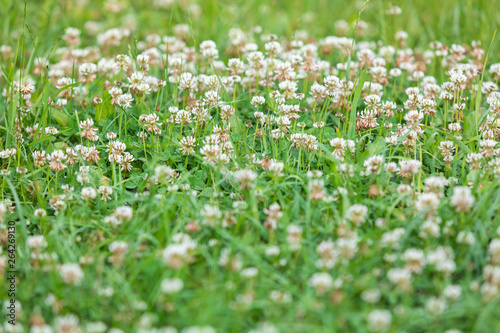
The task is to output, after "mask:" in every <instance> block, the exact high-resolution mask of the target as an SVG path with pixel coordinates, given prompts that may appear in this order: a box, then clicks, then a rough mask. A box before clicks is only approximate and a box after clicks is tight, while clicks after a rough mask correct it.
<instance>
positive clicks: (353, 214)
mask: <svg viewBox="0 0 500 333" xmlns="http://www.w3.org/2000/svg"><path fill="white" fill-rule="evenodd" d="M367 213H368V208H367V207H366V206H365V205H360V204H355V205H352V206H351V207H349V209H348V210H347V212H346V218H347V219H348V220H349V221H352V222H353V223H354V224H355V225H359V224H361V223H363V222H364V221H365V219H366V214H367Z"/></svg>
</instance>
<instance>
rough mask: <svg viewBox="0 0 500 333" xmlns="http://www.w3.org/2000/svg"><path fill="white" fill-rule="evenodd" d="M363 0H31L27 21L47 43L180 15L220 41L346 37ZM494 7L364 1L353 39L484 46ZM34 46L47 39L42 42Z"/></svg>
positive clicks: (148, 29) (147, 26) (7, 33)
mask: <svg viewBox="0 0 500 333" xmlns="http://www.w3.org/2000/svg"><path fill="white" fill-rule="evenodd" d="M0 3H1V4H2V5H1V6H0V10H1V16H0V17H2V19H3V20H2V21H3V22H2V23H0V24H1V37H2V40H3V43H4V44H9V45H13V44H15V43H16V42H17V39H18V38H19V36H20V32H21V29H22V22H23V17H24V1H20V0H1V1H0ZM364 4H365V2H364V1H352V0H219V1H217V0H105V1H103V0H30V1H27V10H26V23H27V24H28V26H29V28H30V29H31V31H32V35H33V39H35V40H36V39H37V38H38V39H40V38H44V40H50V41H52V43H55V42H56V41H57V40H58V39H59V38H60V37H61V35H62V33H63V31H64V29H65V28H66V27H70V26H71V27H75V28H78V29H80V30H82V40H83V41H85V40H86V39H87V40H88V42H89V43H92V42H95V37H96V35H97V34H98V33H99V32H102V31H105V30H107V29H110V28H128V29H130V30H131V31H132V36H135V37H136V38H137V39H141V38H143V37H144V36H146V35H148V34H152V33H156V34H158V35H160V36H165V35H171V34H173V33H172V27H174V26H175V25H177V24H179V23H184V24H188V25H189V26H190V27H191V29H192V32H193V36H196V39H197V40H194V39H193V40H191V41H189V40H187V42H188V44H190V45H198V44H199V43H200V42H201V41H202V40H205V39H211V40H214V41H215V42H217V44H218V45H219V46H222V47H224V46H225V43H227V39H228V31H229V29H231V28H235V27H236V28H240V29H242V30H243V31H251V29H255V30H256V31H258V30H260V29H262V33H264V34H276V35H278V36H280V37H281V36H287V37H291V36H292V35H293V34H294V32H296V31H297V30H299V33H304V32H300V30H305V31H306V32H307V33H308V34H309V36H310V37H311V38H318V39H319V38H323V37H325V36H327V35H336V36H339V35H346V36H348V37H352V35H353V26H354V24H355V21H356V19H357V18H358V14H359V12H360V10H361V8H362V7H363V5H364ZM394 6H398V7H399V8H400V9H401V13H400V14H399V15H391V14H394V13H391V12H390V10H391V8H394ZM499 8H500V0H489V1H486V0H441V1H424V0H411V1H410V0H405V1H392V2H391V1H389V0H372V1H369V2H366V4H365V9H364V11H363V12H362V14H361V24H360V25H359V31H358V37H357V40H376V41H377V40H381V41H384V42H386V43H394V41H395V33H396V32H397V31H398V30H404V31H405V32H406V33H408V40H407V45H408V46H409V47H427V45H428V43H429V42H431V41H434V40H439V41H441V42H443V43H457V44H461V43H467V44H469V45H470V42H471V41H473V40H479V41H481V42H482V43H483V47H485V48H487V46H488V45H489V43H490V41H491V38H492V36H493V33H494V31H495V29H496V28H498V27H500V14H499V11H498V10H499ZM256 27H257V28H256ZM259 27H260V28H259ZM26 38H27V40H31V37H30V36H26ZM31 45H32V44H31ZM40 46H41V47H42V49H43V48H49V47H51V45H49V44H46V43H42V45H40ZM43 51H46V50H42V52H43ZM492 52H493V53H492V54H491V56H492V57H493V58H498V52H499V47H498V43H495V44H494V46H493V49H492Z"/></svg>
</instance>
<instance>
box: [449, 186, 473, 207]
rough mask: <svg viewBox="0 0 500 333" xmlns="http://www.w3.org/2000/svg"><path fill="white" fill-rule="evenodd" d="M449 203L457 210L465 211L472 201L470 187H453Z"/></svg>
mask: <svg viewBox="0 0 500 333" xmlns="http://www.w3.org/2000/svg"><path fill="white" fill-rule="evenodd" d="M450 203H451V205H452V206H453V207H455V209H456V210H457V211H458V212H461V213H464V212H467V211H468V210H469V208H470V207H471V206H472V204H473V203H474V197H473V196H472V194H471V191H470V188H468V187H466V186H457V187H455V188H454V189H453V196H452V197H451V200H450Z"/></svg>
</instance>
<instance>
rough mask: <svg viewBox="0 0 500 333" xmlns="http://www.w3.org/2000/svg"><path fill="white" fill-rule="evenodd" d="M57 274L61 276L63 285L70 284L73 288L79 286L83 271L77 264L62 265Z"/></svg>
mask: <svg viewBox="0 0 500 333" xmlns="http://www.w3.org/2000/svg"><path fill="white" fill-rule="evenodd" d="M59 274H60V275H61V277H62V279H63V281H64V283H67V284H72V285H75V286H78V285H80V283H81V280H82V279H83V276H84V274H83V271H82V269H81V268H80V266H79V265H78V264H73V263H69V264H63V265H61V268H60V269H59Z"/></svg>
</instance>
